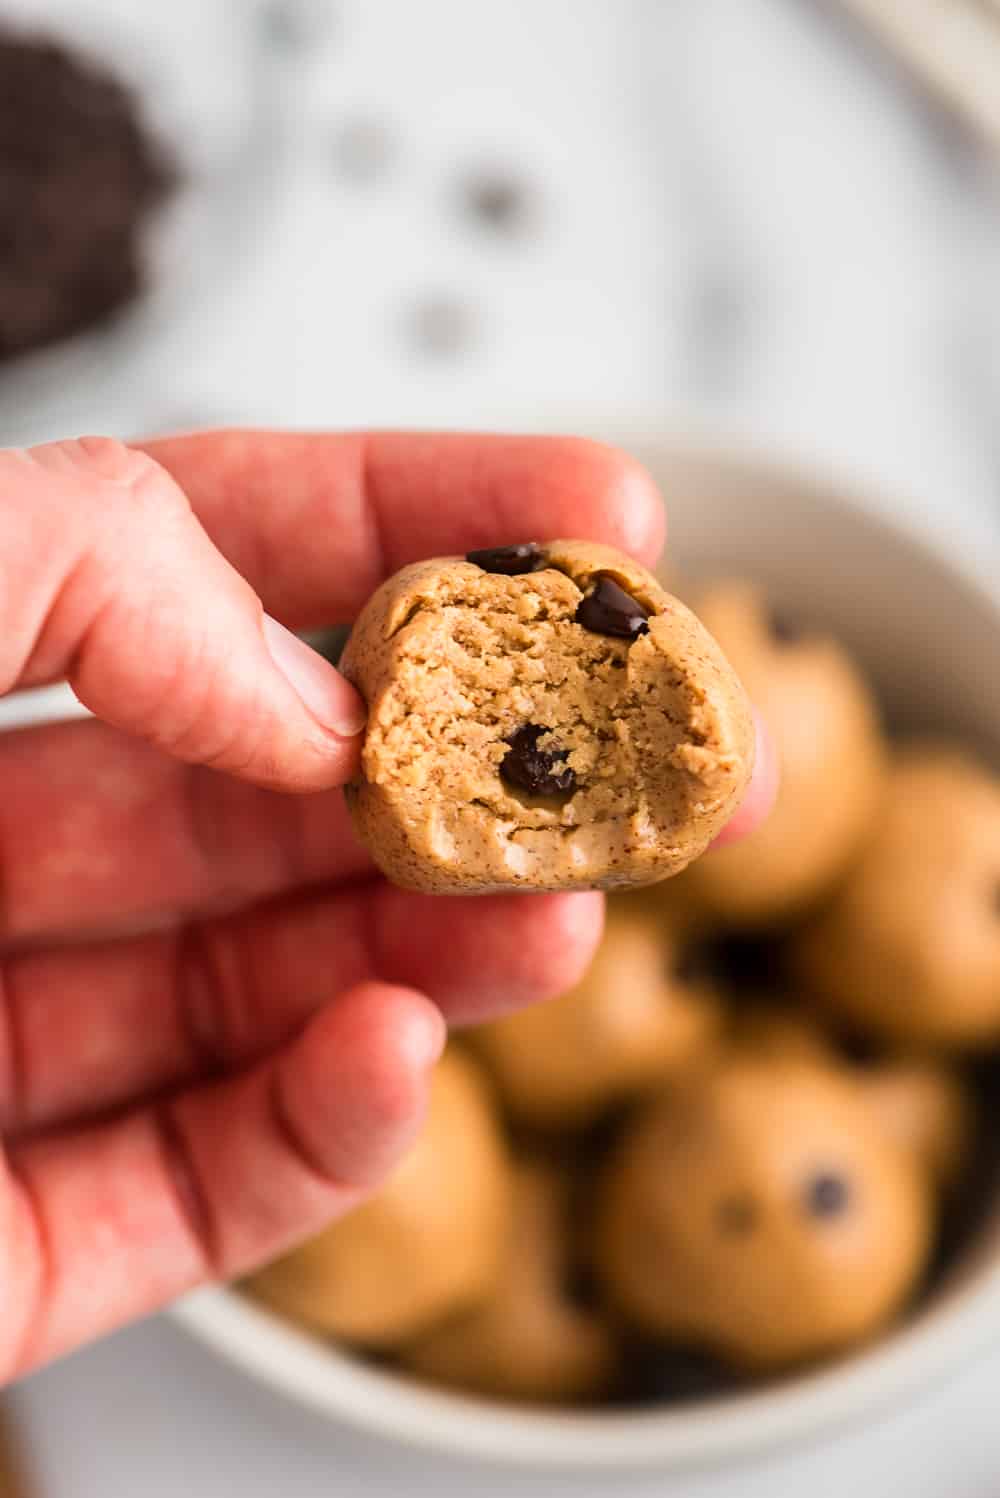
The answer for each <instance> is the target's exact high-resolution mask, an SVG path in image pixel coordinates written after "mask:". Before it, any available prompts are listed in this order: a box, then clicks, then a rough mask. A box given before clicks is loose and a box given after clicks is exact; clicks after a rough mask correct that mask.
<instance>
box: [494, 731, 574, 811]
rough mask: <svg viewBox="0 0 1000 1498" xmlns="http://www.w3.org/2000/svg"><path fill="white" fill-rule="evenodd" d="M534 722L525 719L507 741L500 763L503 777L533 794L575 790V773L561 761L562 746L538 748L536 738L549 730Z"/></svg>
mask: <svg viewBox="0 0 1000 1498" xmlns="http://www.w3.org/2000/svg"><path fill="white" fill-rule="evenodd" d="M548 732H549V730H548V729H547V728H540V727H539V726H538V724H537V723H526V724H525V725H524V727H523V728H519V729H518V730H517V732H516V733H512V734H511V736H510V738H509V739H507V740H506V742H507V743H508V744H509V745H510V748H509V749H508V750H507V753H506V754H505V755H504V757H503V761H502V763H501V765H500V774H501V776H502V777H503V779H504V780H507V781H509V782H510V784H511V785H516V786H517V787H518V789H519V790H522V791H527V792H528V793H529V794H530V795H532V796H569V795H572V793H573V791H575V790H576V775H575V773H574V772H573V771H572V770H571V769H570V767H569V765H567V764H565V763H564V761H565V760H566V759H567V758H568V757H569V756H568V753H567V751H566V750H565V749H539V747H538V740H539V739H540V738H541V737H542V735H543V734H546V733H548Z"/></svg>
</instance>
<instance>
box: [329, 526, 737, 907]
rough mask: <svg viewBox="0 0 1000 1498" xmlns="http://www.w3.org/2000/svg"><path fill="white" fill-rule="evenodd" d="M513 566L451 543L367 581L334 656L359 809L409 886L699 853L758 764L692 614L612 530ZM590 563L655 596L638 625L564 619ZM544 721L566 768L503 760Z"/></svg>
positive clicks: (591, 575) (543, 879)
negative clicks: (357, 724) (542, 789)
mask: <svg viewBox="0 0 1000 1498" xmlns="http://www.w3.org/2000/svg"><path fill="white" fill-rule="evenodd" d="M544 550H545V553H546V557H547V565H546V566H545V567H544V568H543V569H542V570H540V571H536V572H533V573H529V574H527V575H523V576H518V577H507V576H502V575H498V574H496V573H492V572H485V571H483V570H481V569H480V568H479V567H477V566H475V565H474V564H472V563H469V562H466V561H464V560H462V558H460V557H439V558H436V559H434V560H432V561H428V562H420V563H417V564H415V565H414V566H411V567H405V568H403V570H402V571H401V572H398V573H397V574H396V575H395V577H393V578H390V579H389V581H388V582H386V583H385V584H384V585H383V586H382V587H381V588H380V589H379V590H378V591H377V592H376V593H375V594H374V596H373V597H372V598H371V600H370V601H369V603H368V604H367V606H366V607H365V609H364V611H363V612H362V614H361V617H360V619H359V620H358V622H357V624H356V626H355V628H354V630H353V632H352V634H351V638H350V640H349V641H348V644H347V647H346V649H345V651H344V656H343V659H342V662H341V669H342V670H343V671H344V674H345V675H346V676H347V677H348V679H349V680H351V681H352V682H354V684H355V685H356V686H357V687H358V689H359V691H360V692H361V694H362V696H363V697H364V698H365V700H366V702H367V704H368V709H369V718H368V731H367V735H366V739H365V746H364V752H363V756H362V775H363V779H362V780H361V782H360V783H359V784H357V785H356V786H354V787H351V788H349V790H348V800H349V804H350V806H351V809H352V812H353V815H354V820H355V824H356V826H357V829H358V831H359V833H360V835H361V837H362V839H363V840H364V842H365V843H366V844H367V846H368V847H369V848H370V850H371V852H372V854H373V856H374V858H375V860H376V862H377V863H378V864H379V866H380V868H381V869H382V870H383V872H384V873H385V874H387V875H388V877H389V878H391V879H393V880H394V881H395V882H396V883H397V884H401V885H403V886H405V887H408V888H411V889H419V890H426V891H430V892H436V891H442V892H447V891H458V892H467V893H486V892H490V891H501V890H510V889H521V890H557V889H574V888H604V889H611V888H625V887H629V886H632V885H640V884H645V883H650V882H652V881H654V880H658V879H663V878H665V877H667V876H668V875H670V874H674V873H676V872H677V871H678V870H679V869H682V868H684V867H685V865H686V864H688V863H689V862H690V861H691V860H692V859H693V858H696V857H697V856H698V855H699V854H700V853H702V852H703V851H704V850H705V848H706V847H707V846H708V844H709V843H710V842H711V841H712V839H713V838H714V837H715V835H716V834H717V833H718V832H719V831H720V830H721V829H722V827H723V826H724V825H725V823H726V822H727V820H728V819H729V817H730V816H731V815H732V813H733V811H735V809H736V807H737V806H738V805H739V802H740V800H741V798H742V796H743V793H744V791H745V789H746V786H747V784H748V782H749V779H750V774H751V770H752V767H753V743H754V735H753V724H752V718H751V713H750V708H749V704H748V701H747V698H746V695H745V693H744V691H743V688H742V687H741V685H740V683H739V681H738V679H737V677H736V675H735V673H734V672H733V670H732V668H731V667H730V666H729V664H728V662H727V661H726V660H725V658H724V656H723V655H722V652H721V651H720V649H719V648H718V646H717V645H716V644H715V642H714V641H713V640H712V639H711V637H710V636H709V635H708V633H707V632H706V631H705V629H703V627H702V626H701V625H700V624H699V622H698V621H697V619H696V618H695V617H694V615H693V614H691V613H690V612H689V610H688V609H686V608H685V607H684V606H683V605H682V604H681V603H679V602H677V600H675V599H673V598H671V597H670V596H669V595H668V594H667V593H665V592H664V591H663V589H662V588H661V587H660V585H659V584H658V583H657V581H656V579H655V578H654V577H653V575H652V574H651V573H650V572H647V571H646V569H645V568H643V567H640V566H639V565H638V564H637V563H636V562H633V561H632V560H631V559H630V558H628V557H626V556H624V555H622V554H621V553H619V552H617V551H613V550H611V549H610V548H608V547H603V546H598V545H595V544H591V543H589V542H583V541H552V542H548V543H546V545H545V547H544ZM600 574H607V575H609V576H610V577H612V578H613V579H614V580H615V581H616V582H617V583H618V584H619V585H620V586H621V587H622V588H624V589H625V590H626V591H627V592H628V593H630V594H631V595H632V596H633V597H634V598H636V599H638V600H639V601H640V602H641V603H642V604H643V605H644V607H645V608H647V609H648V610H649V611H650V618H649V629H648V632H647V633H645V634H643V635H641V636H640V637H639V638H637V639H634V640H627V639H618V638H614V637H612V636H609V635H605V634H597V633H593V632H591V631H590V630H588V629H586V628H584V627H583V625H581V624H578V623H576V622H575V619H574V615H575V613H576V610H577V607H578V605H579V604H580V602H581V600H582V598H583V597H584V594H585V593H586V592H587V591H588V590H589V589H590V587H591V585H592V584H593V583H594V581H595V579H597V577H598V576H599V575H600ZM528 724H534V725H538V726H539V727H541V728H542V729H543V730H544V731H545V732H544V737H543V738H542V739H541V740H540V747H541V748H542V749H543V750H547V751H550V752H556V751H559V752H562V753H564V754H565V755H566V756H567V757H566V759H565V761H562V763H565V764H566V765H568V767H569V768H570V769H571V770H572V771H573V773H574V775H575V777H576V781H577V788H576V790H575V792H574V793H573V794H572V795H570V796H568V797H565V798H554V797H538V796H531V795H528V794H527V793H524V792H521V791H518V790H517V789H516V788H515V787H512V786H511V785H510V784H508V782H507V781H505V780H504V779H502V778H501V775H500V765H501V762H502V760H503V759H504V757H505V755H506V753H507V749H508V744H507V742H506V741H507V740H508V739H509V738H510V736H511V735H512V734H515V733H516V732H517V731H518V730H520V729H522V728H523V727H524V726H525V725H528Z"/></svg>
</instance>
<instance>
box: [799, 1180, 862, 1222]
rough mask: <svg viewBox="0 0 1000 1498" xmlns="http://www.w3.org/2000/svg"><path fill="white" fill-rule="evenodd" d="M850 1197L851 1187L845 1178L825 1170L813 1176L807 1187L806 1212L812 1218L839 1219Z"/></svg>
mask: <svg viewBox="0 0 1000 1498" xmlns="http://www.w3.org/2000/svg"><path fill="white" fill-rule="evenodd" d="M850 1196H851V1191H850V1187H849V1186H848V1184H847V1182H846V1181H845V1180H844V1177H843V1176H841V1175H837V1174H835V1172H833V1171H830V1170H824V1171H821V1172H820V1174H819V1175H815V1176H813V1178H812V1180H811V1181H810V1182H809V1184H808V1185H807V1186H806V1193H805V1201H806V1210H807V1212H808V1213H809V1215H810V1217H839V1216H840V1214H841V1212H843V1211H844V1210H845V1208H846V1207H847V1203H848V1201H849V1200H850Z"/></svg>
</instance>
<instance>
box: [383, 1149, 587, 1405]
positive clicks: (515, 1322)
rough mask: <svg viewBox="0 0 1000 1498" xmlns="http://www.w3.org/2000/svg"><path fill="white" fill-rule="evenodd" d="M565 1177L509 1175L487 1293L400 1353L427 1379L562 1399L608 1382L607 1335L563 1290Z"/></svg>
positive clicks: (504, 1394)
mask: <svg viewBox="0 0 1000 1498" xmlns="http://www.w3.org/2000/svg"><path fill="white" fill-rule="evenodd" d="M567 1186H568V1182H567V1181H565V1180H561V1179H560V1178H559V1176H558V1175H557V1174H556V1173H554V1172H553V1171H550V1170H548V1169H546V1168H545V1167H544V1166H540V1165H522V1166H521V1167H520V1169H519V1170H518V1173H517V1181H516V1187H515V1193H514V1211H513V1219H512V1230H511V1235H510V1243H509V1248H508V1250H507V1256H506V1258H505V1260H504V1267H503V1270H502V1271H501V1274H500V1278H499V1280H498V1281H497V1284H496V1286H495V1288H494V1291H493V1293H492V1295H491V1296H490V1297H489V1298H488V1299H487V1300H485V1301H484V1302H483V1303H482V1304H481V1305H479V1306H477V1307H475V1308H473V1309H471V1310H469V1311H467V1312H465V1313H464V1314H462V1315H459V1316H457V1317H454V1318H453V1319H452V1320H450V1321H447V1322H446V1323H445V1324H444V1325H442V1326H440V1327H438V1328H436V1329H435V1330H433V1331H431V1332H430V1333H429V1334H428V1335H427V1336H426V1337H425V1338H423V1339H422V1340H421V1341H419V1342H417V1343H416V1344H415V1345H414V1346H413V1347H412V1348H410V1349H408V1351H407V1352H406V1353H405V1354H404V1362H405V1364H406V1365H407V1366H408V1367H409V1368H410V1369H411V1370H412V1371H413V1372H415V1373H419V1374H421V1375H423V1376H424V1377H426V1378H429V1379H432V1380H433V1381H434V1382H435V1383H443V1384H449V1385H451V1386H453V1387H457V1388H460V1389H467V1390H469V1391H470V1392H474V1393H477V1394H490V1395H493V1396H495V1397H498V1398H501V1399H520V1400H531V1401H534V1402H539V1403H541V1402H544V1403H570V1402H571V1401H574V1400H582V1399H587V1398H594V1397H596V1396H597V1395H598V1394H600V1393H601V1392H602V1391H603V1390H604V1389H605V1388H606V1387H607V1385H608V1384H609V1383H610V1380H611V1376H612V1373H613V1371H614V1367H615V1342H614V1338H613V1336H612V1334H611V1331H610V1329H609V1326H608V1323H607V1322H606V1320H605V1319H604V1317H603V1316H602V1315H601V1313H600V1312H599V1311H598V1310H596V1309H592V1308H589V1307H587V1306H581V1305H578V1304H577V1303H576V1301H575V1300H574V1298H573V1297H572V1294H571V1292H570V1288H569V1284H570V1267H571V1266H570V1258H571V1243H570V1228H569V1210H568V1207H569V1204H568V1201H567V1190H566V1188H567Z"/></svg>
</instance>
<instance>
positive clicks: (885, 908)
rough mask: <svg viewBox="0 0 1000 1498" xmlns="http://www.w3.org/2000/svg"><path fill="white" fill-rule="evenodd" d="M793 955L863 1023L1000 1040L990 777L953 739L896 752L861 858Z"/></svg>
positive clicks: (848, 1015) (823, 991)
mask: <svg viewBox="0 0 1000 1498" xmlns="http://www.w3.org/2000/svg"><path fill="white" fill-rule="evenodd" d="M793 962H794V965H795V967H796V969H797V971H798V974H799V976H800V977H801V979H802V981H803V985H804V987H806V988H807V989H809V990H811V991H812V992H814V993H815V994H816V995H817V996H818V997H819V998H820V999H821V1000H822V1001H823V1002H824V1003H825V1004H826V1005H827V1007H828V1008H829V1009H830V1010H832V1011H833V1012H835V1013H836V1014H837V1015H839V1016H840V1017H842V1018H844V1019H847V1020H849V1021H850V1022H851V1023H852V1024H853V1025H855V1026H856V1027H857V1028H858V1029H859V1030H861V1031H862V1032H871V1033H872V1034H875V1035H877V1036H880V1037H884V1038H886V1039H888V1040H895V1041H899V1042H902V1043H904V1044H907V1045H912V1044H920V1045H925V1046H931V1047H935V1046H940V1047H945V1048H949V1049H955V1050H959V1049H963V1048H964V1049H969V1050H975V1049H980V1048H983V1047H986V1046H990V1045H995V1044H996V1043H997V1041H1000V782H998V780H997V779H996V777H995V776H994V775H992V774H991V773H990V772H989V771H988V770H986V769H985V768H984V767H983V766H981V765H979V764H977V763H976V762H975V761H974V760H973V759H971V758H969V757H967V756H965V755H963V754H962V753H961V752H959V751H955V750H932V749H931V750H914V751H912V752H911V753H909V754H907V755H905V756H904V757H903V758H902V759H901V760H900V761H899V763H898V764H897V766H896V768H895V769H894V770H893V773H892V774H891V776H890V778H889V782H888V786H887V788H886V793H885V806H884V810H883V813H882V815H881V816H880V818H879V819H878V822H877V823H876V826H875V829H874V832H873V835H872V837H871V838H870V840H869V842H868V845H867V847H866V849H865V851H864V854H863V856H862V858H861V859H860V861H859V862H858V864H857V866H856V867H855V868H854V869H853V870H852V872H851V874H850V876H849V877H848V878H847V879H846V880H845V882H844V883H843V885H842V886H841V888H840V890H839V891H838V893H837V894H836V896H835V897H834V899H833V900H832V902H831V903H830V904H829V905H828V906H827V907H825V908H824V909H823V910H822V911H821V912H820V913H819V914H818V915H817V916H816V918H815V919H814V920H813V921H812V922H810V924H809V925H808V926H807V927H806V928H805V929H804V930H803V932H802V933H801V935H800V936H799V938H798V939H797V941H796V944H795V947H794V950H793Z"/></svg>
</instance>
